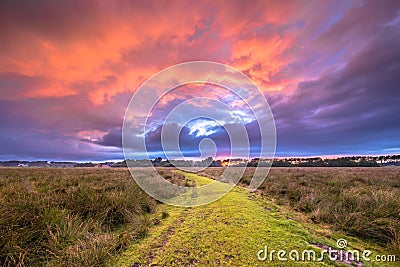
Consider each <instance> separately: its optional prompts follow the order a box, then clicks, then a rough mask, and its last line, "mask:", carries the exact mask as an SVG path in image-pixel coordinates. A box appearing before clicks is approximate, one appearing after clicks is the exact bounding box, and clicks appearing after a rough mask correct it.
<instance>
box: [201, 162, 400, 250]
mask: <svg viewBox="0 0 400 267" xmlns="http://www.w3.org/2000/svg"><path fill="white" fill-rule="evenodd" d="M222 172H223V169H222V168H209V169H207V170H205V171H203V172H201V174H202V175H206V176H209V177H212V178H217V177H218V176H219V175H220V174H221V173H222ZM253 172H254V168H249V169H247V170H246V172H245V174H244V176H243V178H242V179H241V181H240V184H242V185H243V186H247V185H249V184H250V181H251V176H252V173H253ZM258 192H259V193H260V194H261V195H263V196H265V197H267V198H269V199H271V200H272V201H273V202H274V203H276V204H278V205H285V206H288V207H290V208H291V209H293V210H295V211H297V212H299V213H302V214H305V215H307V218H308V219H309V220H310V221H311V222H313V223H316V224H324V225H327V226H329V227H331V228H332V229H334V230H340V231H344V232H346V233H347V234H349V235H352V236H357V237H360V238H363V239H365V240H372V242H376V243H379V244H381V245H383V246H386V247H387V248H388V249H389V250H390V251H393V252H394V253H396V254H397V255H399V254H400V168H397V167H384V168H272V169H271V171H270V173H269V175H268V178H267V179H266V180H265V181H264V183H263V184H262V185H261V186H260V188H259V190H258Z"/></svg>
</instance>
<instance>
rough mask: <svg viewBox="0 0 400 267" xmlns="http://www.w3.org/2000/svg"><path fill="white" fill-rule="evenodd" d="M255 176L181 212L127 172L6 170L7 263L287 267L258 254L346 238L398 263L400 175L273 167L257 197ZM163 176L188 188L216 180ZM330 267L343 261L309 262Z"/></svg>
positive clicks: (215, 171)
mask: <svg viewBox="0 0 400 267" xmlns="http://www.w3.org/2000/svg"><path fill="white" fill-rule="evenodd" d="M222 171H223V169H219V168H210V169H208V170H206V171H205V172H202V173H200V174H202V175H207V176H209V177H217V176H218V175H219V174H220V173H221V172H222ZM251 171H252V170H251V169H249V170H248V171H247V172H246V173H245V176H244V177H243V179H242V180H241V185H242V187H236V188H234V189H233V190H232V191H231V192H230V193H229V194H227V195H226V196H225V197H223V198H222V199H220V200H218V201H216V202H214V203H211V204H209V205H206V206H200V207H194V208H179V207H173V206H168V205H165V204H160V203H157V202H156V201H155V200H153V199H151V198H150V197H148V196H147V195H146V194H145V193H143V192H142V191H141V190H140V189H139V187H138V186H137V185H136V184H135V183H134V182H133V179H132V178H131V177H130V174H129V172H128V171H127V170H126V169H94V168H80V169H39V168H37V169H36V168H1V169H0V199H1V203H2V205H1V208H0V209H1V210H0V212H1V216H0V234H1V241H0V265H1V266H104V265H108V266H194V265H198V266H271V265H272V266H285V264H283V263H282V262H279V261H273V262H268V261H267V262H262V261H259V260H258V259H257V252H258V251H259V250H260V249H263V248H264V246H265V245H267V246H268V247H269V248H270V249H275V250H279V249H289V250H290V249H297V250H302V249H311V250H314V251H316V252H318V251H319V250H320V248H318V247H316V246H315V245H313V244H319V245H325V246H329V247H335V242H336V240H337V239H339V238H345V239H346V240H347V241H348V243H349V247H350V248H352V249H359V250H361V251H362V250H364V249H370V250H372V251H373V253H374V255H375V254H397V259H398V258H399V254H398V253H399V242H398V240H399V239H398V237H399V228H398V227H399V212H400V210H399V208H400V202H399V194H398V193H399V188H400V186H399V184H400V181H399V179H400V170H399V169H393V168H365V169H363V168H325V169H324V168H274V169H272V171H271V173H270V175H269V176H268V179H267V180H266V181H265V182H264V183H263V185H262V186H261V187H260V189H259V190H258V191H257V192H255V193H249V192H248V191H247V190H246V189H245V187H246V185H247V184H248V183H249V181H250V180H249V179H250V175H251ZM160 172H161V173H162V175H163V176H164V177H165V178H166V179H168V180H170V181H171V182H173V183H176V184H180V185H186V186H202V185H204V184H207V183H209V182H211V181H212V180H209V179H207V178H205V177H204V176H203V177H202V176H198V175H196V174H188V173H183V172H180V171H174V170H170V169H162V170H160ZM304 264H305V263H304V262H300V263H296V262H291V263H290V264H289V265H290V266H293V265H297V266H304ZM321 265H327V266H331V265H333V266H335V265H338V263H337V262H332V261H328V260H325V261H324V262H322V263H313V262H311V263H307V266H321ZM386 265H388V266H396V263H392V264H390V263H387V264H386ZM363 266H385V264H382V263H379V264H378V263H373V262H370V263H366V262H364V263H363Z"/></svg>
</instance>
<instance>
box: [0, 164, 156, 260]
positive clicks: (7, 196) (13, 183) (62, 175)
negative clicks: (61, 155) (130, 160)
mask: <svg viewBox="0 0 400 267" xmlns="http://www.w3.org/2000/svg"><path fill="white" fill-rule="evenodd" d="M0 200H1V206H0V214H1V215H0V235H1V239H0V265H1V266H102V265H103V264H104V262H105V260H107V259H109V258H110V257H111V256H112V255H114V254H116V253H118V252H119V251H121V250H122V249H124V248H125V247H126V246H127V245H128V244H129V243H130V242H132V241H134V240H136V239H139V238H142V237H143V236H144V235H145V234H146V233H147V231H148V229H149V227H150V226H151V225H152V224H153V222H152V219H151V218H152V216H151V213H154V211H155V209H156V207H157V205H156V202H155V201H154V200H153V199H151V198H150V197H148V196H147V194H145V193H143V192H142V191H141V190H140V188H139V187H138V186H137V185H136V184H135V183H134V182H133V179H132V178H131V176H130V174H129V172H128V170H126V169H123V170H121V169H113V170H105V169H39V168H18V169H17V168H14V169H13V168H1V169H0Z"/></svg>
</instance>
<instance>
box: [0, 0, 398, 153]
mask: <svg viewBox="0 0 400 267" xmlns="http://www.w3.org/2000/svg"><path fill="white" fill-rule="evenodd" d="M0 39H1V41H0V125H1V128H0V160H9V159H20V160H76V161H90V160H91V161H99V160H111V159H122V158H123V157H124V155H123V153H122V148H121V146H122V142H121V132H122V128H121V127H122V123H123V120H124V114H125V111H126V108H127V106H128V104H129V102H130V100H131V98H132V96H133V95H134V93H135V92H136V91H137V90H138V88H139V87H140V85H142V84H143V83H144V82H145V81H146V80H147V79H148V78H149V77H151V76H152V75H153V74H155V73H157V72H159V71H161V70H163V69H164V68H167V67H170V66H173V65H175V64H179V63H183V62H189V61H199V60H200V61H213V62H219V63H223V64H226V65H229V66H231V67H233V68H235V69H237V70H239V71H242V72H243V73H245V74H246V75H247V76H248V77H249V78H250V79H251V80H253V81H254V83H255V84H256V85H257V87H258V88H259V89H260V91H261V92H262V94H263V95H264V96H265V98H266V99H267V101H268V103H269V105H270V107H271V110H272V114H273V116H274V120H275V125H276V142H277V143H276V155H277V156H280V157H286V156H288V157H289V156H328V155H380V154H396V153H397V154H399V153H400V138H399V136H400V116H399V114H400V105H399V103H400V46H399V45H400V42H399V40H400V2H399V1H396V0H394V1H386V0H383V1H350V0H349V1H348V0H345V1H339V0H335V1H329V0H327V1H251V2H249V1H119V0H117V1H102V0H99V1H94V0H93V1H90V0H88V1H76V0H69V1H27V0H26V1H24V0H21V1H13V0H10V1H7V0H4V1H1V2H0ZM154 93H155V92H153V91H152V90H148V94H149V95H151V94H154ZM194 95H197V96H199V97H201V96H206V95H207V96H214V97H215V98H216V99H219V100H221V101H223V102H224V101H225V102H224V103H227V104H229V105H231V106H232V107H235V108H236V111H235V112H230V113H229V114H227V113H226V114H225V115H224V114H223V115H221V116H222V117H220V120H218V121H217V122H216V121H211V120H207V119H205V118H198V119H196V120H194V121H191V122H189V123H187V124H185V125H182V121H181V122H180V123H181V125H179V126H180V127H181V129H182V131H181V134H180V137H179V138H180V142H181V149H182V150H183V152H184V154H185V155H186V156H199V153H198V145H199V144H200V142H201V140H202V139H204V138H210V139H213V140H214V141H215V140H216V141H215V144H216V145H217V150H218V151H219V152H218V155H219V156H226V154H224V153H226V151H225V150H224V149H225V148H226V146H227V145H229V144H228V143H227V141H226V132H225V131H224V126H226V125H233V124H235V123H236V122H237V120H240V122H241V123H242V124H243V125H244V126H245V128H246V129H248V132H250V133H253V132H254V131H253V128H254V127H255V126H254V125H255V121H254V118H253V117H252V116H251V113H249V112H248V110H247V109H246V107H245V105H236V106H235V101H236V100H237V99H236V100H235V98H234V96H232V95H230V94H229V92H226V91H224V88H220V87H219V88H216V87H215V86H214V87H213V86H210V85H207V84H197V85H191V86H189V85H188V86H183V87H182V88H177V90H175V91H173V92H171V93H170V94H169V95H165V96H164V97H162V98H161V100H160V102H159V105H158V106H156V107H155V109H154V112H152V113H151V116H150V119H149V124H150V127H149V128H148V131H147V132H145V133H144V136H145V138H146V140H149V143H148V149H149V151H150V152H151V153H152V154H151V155H152V156H156V155H159V154H160V144H159V138H160V131H161V129H160V127H161V126H162V125H163V120H164V119H165V118H166V116H167V115H168V112H169V111H170V110H171V108H173V107H175V106H176V105H178V104H179V103H181V102H184V101H186V100H188V99H190V98H191V97H193V96H194ZM189 104H190V103H189ZM192 104H193V103H192ZM197 104H198V103H197ZM193 106H195V105H194V104H193ZM197 106H199V105H197ZM206 106H207V105H206V104H204V106H201V105H200V109H201V108H202V107H203V108H204V107H206ZM192 110H195V109H190V108H188V109H186V112H187V113H188V114H191V112H194V111H192ZM214 113H218V112H214ZM222 113H223V112H222ZM222 113H221V114H222ZM218 114H219V113H218ZM178 124H179V123H178ZM171 125H172V126H173V124H171ZM171 125H170V126H171ZM257 140H258V139H257V137H254V138H252V137H250V146H251V149H252V150H254V151H256V150H257V147H258V146H259V142H258V141H257ZM150 141H151V142H150ZM224 151H225V152H224Z"/></svg>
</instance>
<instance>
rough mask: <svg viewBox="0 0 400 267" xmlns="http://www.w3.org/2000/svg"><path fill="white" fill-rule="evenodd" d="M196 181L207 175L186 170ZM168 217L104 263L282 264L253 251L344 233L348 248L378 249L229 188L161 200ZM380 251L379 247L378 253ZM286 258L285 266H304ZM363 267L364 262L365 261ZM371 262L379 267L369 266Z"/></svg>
mask: <svg viewBox="0 0 400 267" xmlns="http://www.w3.org/2000/svg"><path fill="white" fill-rule="evenodd" d="M186 176H187V179H190V180H191V181H196V184H197V185H199V184H203V183H210V182H212V180H210V179H208V178H205V177H201V176H197V175H195V174H186ZM162 208H163V209H164V212H167V213H168V214H169V216H168V218H167V219H165V220H164V221H162V222H161V224H160V225H158V226H156V227H154V228H152V229H151V231H150V232H149V234H148V236H147V237H146V238H145V239H144V240H141V241H140V242H138V243H136V244H133V245H131V246H130V247H129V248H128V249H127V250H126V251H125V252H124V253H123V254H122V255H121V256H119V257H117V258H115V259H113V260H111V261H110V262H109V266H193V265H198V266H286V265H285V264H284V263H282V262H279V261H277V260H275V261H272V262H270V261H266V262H262V261H259V260H258V259H257V252H258V251H259V250H260V249H263V248H264V246H265V245H267V246H268V247H269V248H270V249H274V250H279V249H286V250H288V251H290V250H292V249H297V250H299V251H301V250H303V249H313V250H316V251H319V249H317V248H315V247H314V246H312V245H310V243H312V242H315V243H319V244H327V245H330V246H332V247H335V242H336V239H335V238H347V239H348V240H349V242H350V245H351V246H352V247H353V248H358V249H365V248H370V249H371V248H373V250H374V251H375V252H376V253H377V252H382V248H380V247H379V246H375V245H372V244H369V243H364V242H362V241H360V240H358V239H356V238H351V237H348V236H346V235H344V234H341V233H339V232H332V231H329V230H326V229H322V228H320V227H318V226H316V225H312V224H304V223H300V222H298V221H297V220H294V219H292V218H295V216H296V214H295V213H294V212H293V211H290V210H285V209H282V208H281V207H279V206H277V205H276V204H274V203H273V202H271V201H269V200H267V199H264V198H262V197H260V196H259V195H258V194H251V193H248V192H247V190H245V189H243V188H238V187H236V188H234V189H233V190H232V191H231V192H230V193H228V194H227V195H226V196H224V197H223V198H221V199H220V200H218V201H216V202H213V203H211V204H209V205H205V206H199V207H193V208H180V207H172V206H166V205H162ZM382 253H383V252H382ZM304 265H305V263H303V262H290V266H304ZM324 265H325V266H330V265H334V266H335V265H338V264H337V263H335V262H330V261H328V260H326V261H324V262H322V263H321V262H318V263H307V266H324ZM367 266H368V265H367ZM372 266H382V265H373V264H372Z"/></svg>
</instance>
